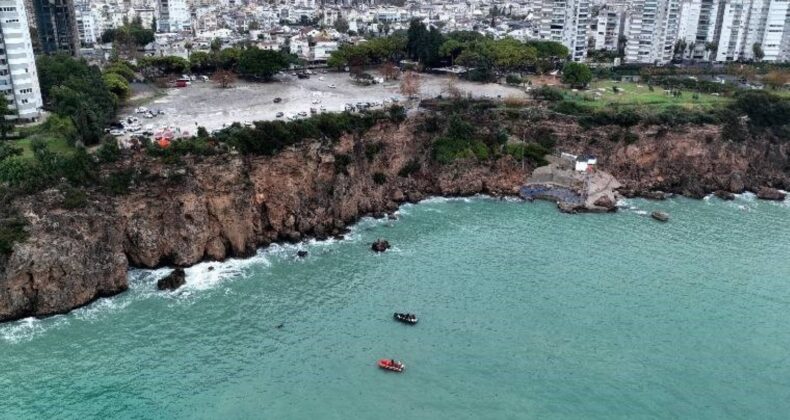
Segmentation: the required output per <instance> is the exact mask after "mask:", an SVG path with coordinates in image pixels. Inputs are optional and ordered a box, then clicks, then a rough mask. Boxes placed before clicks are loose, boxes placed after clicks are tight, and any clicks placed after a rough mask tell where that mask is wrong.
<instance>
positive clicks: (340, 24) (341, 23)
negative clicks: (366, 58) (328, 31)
mask: <svg viewBox="0 0 790 420" xmlns="http://www.w3.org/2000/svg"><path fill="white" fill-rule="evenodd" d="M348 29H349V26H348V21H347V20H346V19H345V18H343V17H339V18H337V20H336V21H335V30H336V31H338V32H340V33H341V34H345V33H347V32H348Z"/></svg>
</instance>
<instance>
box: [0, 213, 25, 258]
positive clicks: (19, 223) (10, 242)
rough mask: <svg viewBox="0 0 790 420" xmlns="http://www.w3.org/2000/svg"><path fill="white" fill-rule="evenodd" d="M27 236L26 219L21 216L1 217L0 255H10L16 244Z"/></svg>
mask: <svg viewBox="0 0 790 420" xmlns="http://www.w3.org/2000/svg"><path fill="white" fill-rule="evenodd" d="M25 238H27V233H26V232H25V221H24V219H22V218H20V217H9V218H5V219H0V255H8V254H10V253H11V251H13V249H14V244H15V243H17V242H22V241H24V240H25Z"/></svg>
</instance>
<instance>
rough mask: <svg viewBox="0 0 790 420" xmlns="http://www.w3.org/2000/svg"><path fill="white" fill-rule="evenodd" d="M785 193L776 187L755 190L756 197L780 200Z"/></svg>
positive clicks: (783, 197)
mask: <svg viewBox="0 0 790 420" xmlns="http://www.w3.org/2000/svg"><path fill="white" fill-rule="evenodd" d="M786 196H787V194H785V193H783V192H781V191H779V190H777V189H776V188H770V187H762V188H760V190H759V191H757V198H759V199H762V200H774V201H782V200H784V199H785V197H786Z"/></svg>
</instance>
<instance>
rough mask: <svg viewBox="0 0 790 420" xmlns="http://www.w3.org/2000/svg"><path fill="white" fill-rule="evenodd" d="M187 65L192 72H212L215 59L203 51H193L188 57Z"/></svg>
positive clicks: (214, 66)
mask: <svg viewBox="0 0 790 420" xmlns="http://www.w3.org/2000/svg"><path fill="white" fill-rule="evenodd" d="M189 67H190V69H192V72H194V73H205V72H212V71H214V70H215V69H216V67H217V61H216V59H215V57H214V56H211V55H209V54H208V53H207V52H205V51H195V52H194V53H192V55H191V56H190V57H189Z"/></svg>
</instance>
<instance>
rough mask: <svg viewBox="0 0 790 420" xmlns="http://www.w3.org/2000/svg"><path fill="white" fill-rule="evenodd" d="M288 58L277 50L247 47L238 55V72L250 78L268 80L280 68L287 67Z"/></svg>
mask: <svg viewBox="0 0 790 420" xmlns="http://www.w3.org/2000/svg"><path fill="white" fill-rule="evenodd" d="M288 64H289V60H288V59H287V58H286V57H285V55H284V54H283V53H281V52H279V51H269V50H261V49H258V48H248V49H246V50H244V51H242V52H241V56H240V57H239V65H238V71H239V74H241V75H242V76H245V77H249V78H252V79H258V80H263V81H270V80H271V79H272V77H273V76H274V75H275V74H277V72H279V71H280V70H283V69H285V68H287V67H288Z"/></svg>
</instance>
